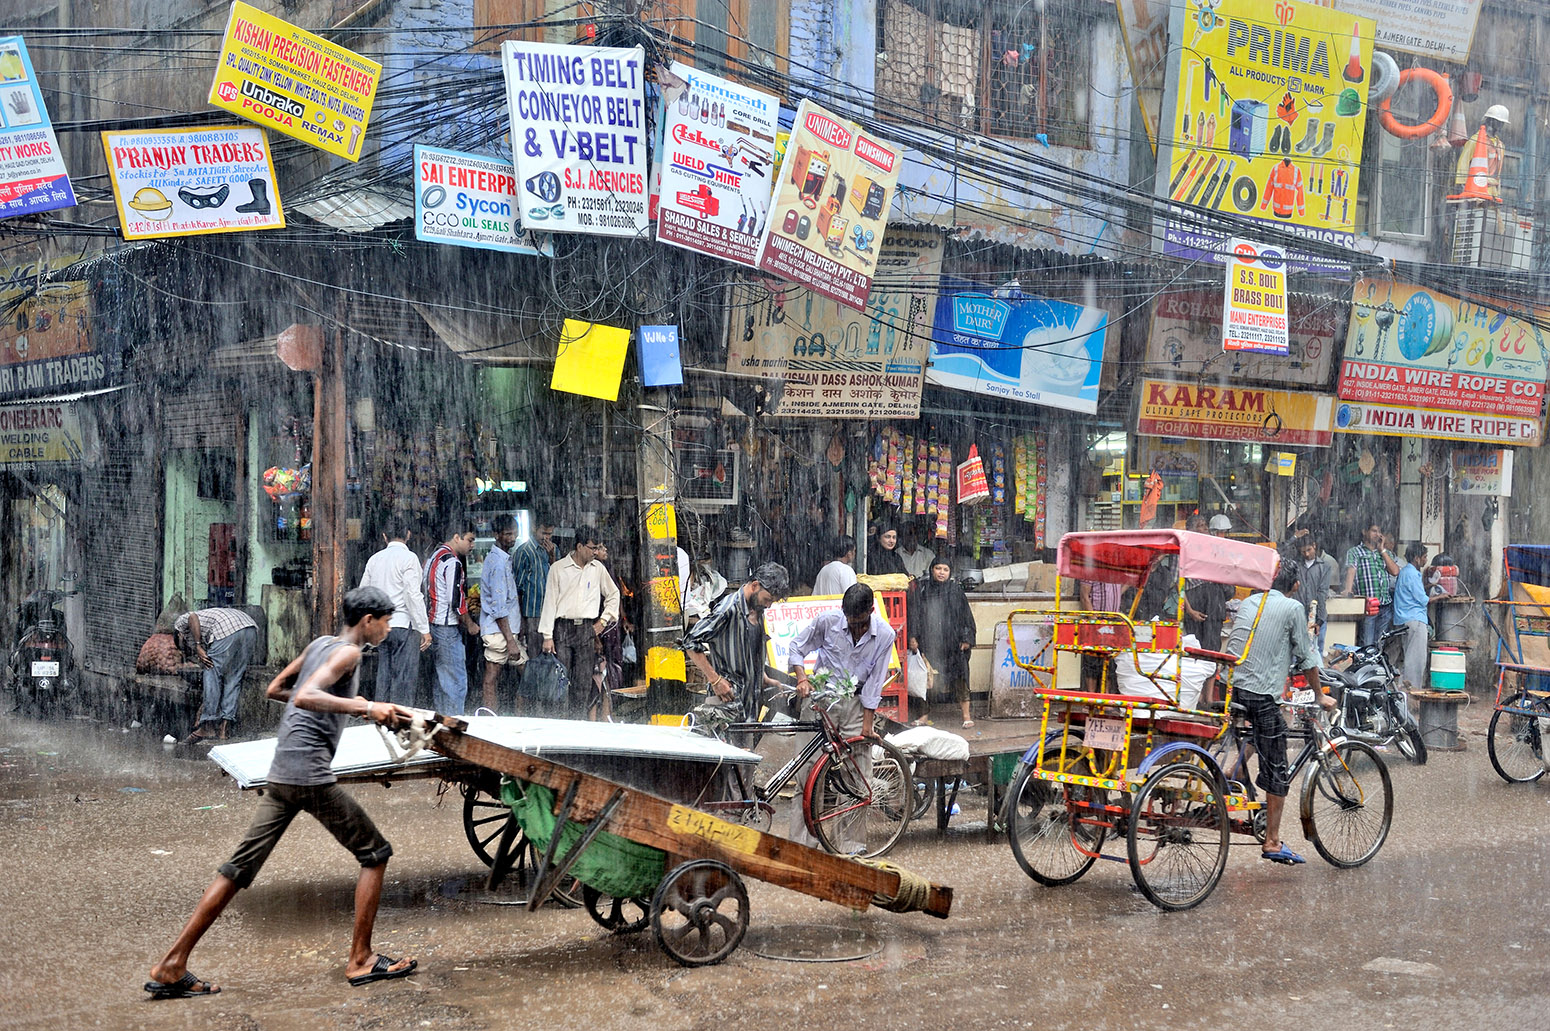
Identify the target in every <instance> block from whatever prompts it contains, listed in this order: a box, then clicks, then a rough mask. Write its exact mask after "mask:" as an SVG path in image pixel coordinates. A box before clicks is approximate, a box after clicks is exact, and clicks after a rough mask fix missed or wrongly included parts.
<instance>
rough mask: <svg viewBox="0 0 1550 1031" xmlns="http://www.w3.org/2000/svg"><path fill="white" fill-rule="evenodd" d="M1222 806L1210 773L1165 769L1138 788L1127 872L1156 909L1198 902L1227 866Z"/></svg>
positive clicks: (1187, 765) (1196, 768)
mask: <svg viewBox="0 0 1550 1031" xmlns="http://www.w3.org/2000/svg"><path fill="white" fill-rule="evenodd" d="M1230 830H1231V827H1230V826H1229V824H1228V822H1227V803H1226V799H1225V798H1224V792H1223V786H1222V783H1221V781H1220V779H1219V778H1218V776H1217V775H1216V772H1215V771H1214V770H1210V769H1206V768H1205V767H1203V766H1200V765H1197V764H1195V763H1192V762H1177V763H1170V764H1169V765H1167V766H1164V767H1163V768H1162V769H1160V770H1158V771H1157V772H1156V773H1153V774H1152V775H1151V776H1150V777H1148V778H1147V779H1146V783H1145V784H1143V785H1142V786H1141V790H1140V791H1139V792H1138V793H1137V794H1136V796H1135V803H1134V804H1133V805H1132V806H1131V811H1130V827H1129V833H1128V835H1127V838H1128V845H1129V853H1130V856H1129V858H1130V872H1131V875H1132V876H1133V877H1135V881H1136V887H1138V888H1140V889H1141V894H1143V895H1145V896H1146V897H1147V899H1148V900H1150V901H1151V903H1152V904H1153V905H1154V906H1157V907H1158V908H1159V909H1169V910H1179V909H1189V908H1191V907H1193V906H1198V905H1199V904H1200V903H1201V902H1204V901H1205V899H1206V897H1207V896H1208V895H1210V894H1211V892H1212V890H1213V889H1214V888H1215V887H1216V884H1217V882H1218V881H1220V880H1221V879H1222V870H1223V869H1224V868H1225V867H1226V866H1227V836H1228V834H1229V832H1230Z"/></svg>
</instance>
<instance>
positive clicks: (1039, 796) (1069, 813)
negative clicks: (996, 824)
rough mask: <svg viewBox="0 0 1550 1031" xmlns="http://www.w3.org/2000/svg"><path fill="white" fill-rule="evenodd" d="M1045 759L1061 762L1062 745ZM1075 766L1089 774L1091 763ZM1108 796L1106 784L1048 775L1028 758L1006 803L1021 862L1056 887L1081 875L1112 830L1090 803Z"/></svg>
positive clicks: (1008, 829) (1030, 872) (1014, 851)
mask: <svg viewBox="0 0 1550 1031" xmlns="http://www.w3.org/2000/svg"><path fill="white" fill-rule="evenodd" d="M1044 763H1045V766H1046V768H1049V767H1052V766H1058V765H1059V753H1058V750H1056V751H1055V752H1052V753H1046V755H1045V757H1044ZM1073 770H1074V772H1080V773H1083V774H1086V773H1087V768H1086V763H1085V762H1080V761H1079V762H1078V763H1077V764H1075V765H1074V767H1073ZM1106 801H1107V798H1106V796H1105V793H1104V791H1103V790H1102V789H1101V788H1090V787H1084V786H1082V785H1078V784H1059V783H1056V782H1055V781H1050V780H1044V779H1042V778H1040V777H1039V775H1038V773H1037V772H1036V771H1035V768H1034V767H1033V766H1029V765H1026V764H1025V765H1024V766H1023V768H1022V769H1021V770H1020V771H1018V774H1017V777H1016V778H1015V779H1014V780H1013V781H1012V786H1011V788H1010V789H1008V793H1007V805H1006V836H1007V840H1008V841H1009V842H1010V843H1011V846H1012V857H1013V858H1014V859H1016V860H1017V865H1018V866H1020V867H1022V868H1023V872H1024V873H1026V874H1027V875H1028V876H1029V877H1032V878H1033V879H1034V880H1036V881H1038V882H1039V883H1040V884H1045V885H1049V886H1050V887H1057V886H1059V885H1062V884H1070V883H1071V882H1072V881H1075V880H1076V879H1077V878H1079V877H1081V876H1082V875H1083V874H1085V873H1086V872H1087V871H1088V870H1090V869H1092V865H1093V863H1095V862H1096V861H1097V859H1098V852H1099V851H1100V850H1101V849H1102V848H1103V840H1104V838H1105V837H1106V836H1107V834H1108V827H1107V825H1106V824H1105V823H1101V822H1098V821H1100V820H1107V816H1105V815H1103V814H1102V813H1101V812H1091V811H1090V808H1089V807H1091V806H1094V805H1096V806H1102V805H1104V804H1105V802H1106ZM1084 813H1088V814H1089V815H1085V816H1084V815H1083V814H1084ZM1089 853H1091V854H1089Z"/></svg>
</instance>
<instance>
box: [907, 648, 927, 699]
mask: <svg viewBox="0 0 1550 1031" xmlns="http://www.w3.org/2000/svg"><path fill="white" fill-rule="evenodd" d="M905 674H906V677H907V679H906V681H905V685H906V686H907V687H908V689H909V692H910V697H911V698H916V699H919V700H920V701H925V700H926V693H927V692H928V691H930V690H931V667H930V666H929V665H928V664H927V663H926V657H925V656H924V655H922V654H920V652H910V658H909V664H908V666H907V667H906V669H905Z"/></svg>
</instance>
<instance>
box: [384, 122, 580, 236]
mask: <svg viewBox="0 0 1550 1031" xmlns="http://www.w3.org/2000/svg"><path fill="white" fill-rule="evenodd" d="M414 174H415V179H414V236H415V239H417V240H424V241H425V242H426V243H448V244H453V245H454V246H458V247H485V248H488V249H490V250H496V251H510V252H512V253H514V254H546V255H547V254H551V253H552V248H547V247H546V248H540V247H539V245H538V241H537V240H535V239H534V238H533V235H532V234H531V233H527V232H524V231H523V229H522V223H521V221H520V220H519V219H518V217H517V210H518V200H517V177H516V173H515V172H514V171H513V170H512V167H511V165H510V164H509V163H508V162H505V161H502V160H500V159H499V158H491V157H483V156H481V155H479V154H465V153H463V152H462V151H460V150H443V149H441V148H440V147H426V146H422V145H419V144H417V145H416V146H415V148H414Z"/></svg>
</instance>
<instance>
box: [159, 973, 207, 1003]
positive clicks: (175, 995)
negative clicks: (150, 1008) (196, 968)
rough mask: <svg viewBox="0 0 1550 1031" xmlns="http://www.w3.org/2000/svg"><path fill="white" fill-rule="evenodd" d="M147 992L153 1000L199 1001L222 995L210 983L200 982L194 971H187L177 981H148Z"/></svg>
mask: <svg viewBox="0 0 1550 1031" xmlns="http://www.w3.org/2000/svg"><path fill="white" fill-rule="evenodd" d="M145 990H146V991H148V992H150V993H151V998H152V999H199V998H203V997H204V996H206V995H219V994H220V993H221V990H220V989H219V988H217V987H216V986H215V985H212V984H211V983H210V982H209V981H201V980H199V978H198V977H196V976H194V974H193V972H192V971H185V972H184V974H183V976H182V977H180V978H178V979H177V980H176V981H147V982H145Z"/></svg>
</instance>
